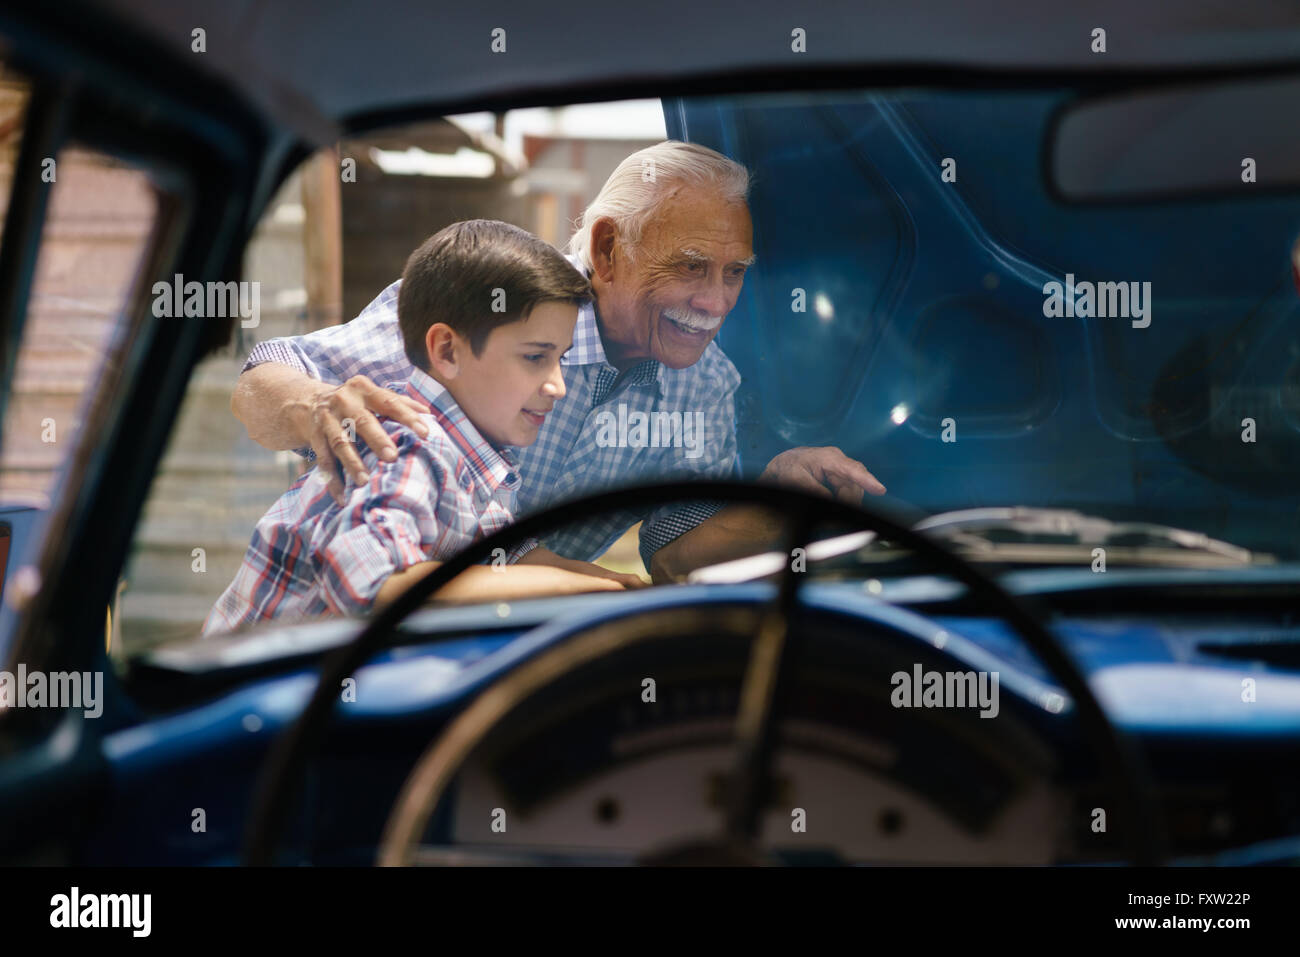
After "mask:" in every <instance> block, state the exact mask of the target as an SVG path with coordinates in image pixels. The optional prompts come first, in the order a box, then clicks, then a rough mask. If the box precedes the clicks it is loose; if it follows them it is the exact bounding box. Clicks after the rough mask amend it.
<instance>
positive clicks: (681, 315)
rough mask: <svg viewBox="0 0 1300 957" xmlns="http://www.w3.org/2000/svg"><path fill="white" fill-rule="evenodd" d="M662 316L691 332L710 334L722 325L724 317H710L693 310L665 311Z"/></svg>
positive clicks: (705, 313)
mask: <svg viewBox="0 0 1300 957" xmlns="http://www.w3.org/2000/svg"><path fill="white" fill-rule="evenodd" d="M664 315H665V316H667V317H668V318H669V319H671V320H672V321H673V322H678V323H681V324H682V325H683V326H685V327H686V328H687V329H689V330H691V332H711V331H713V330H714V329H716V328H718V326H720V325H722V320H723V319H724V318H725V317H724V316H710V315H709V314H708V313H707V312H696V311H695V310H694V309H665V310H664Z"/></svg>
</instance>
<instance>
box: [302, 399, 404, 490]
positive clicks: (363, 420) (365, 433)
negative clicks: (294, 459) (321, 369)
mask: <svg viewBox="0 0 1300 957" xmlns="http://www.w3.org/2000/svg"><path fill="white" fill-rule="evenodd" d="M423 411H424V408H423V406H421V405H420V404H419V403H418V402H416V401H415V400H414V399H411V398H409V397H407V396H404V395H398V394H397V393H396V392H394V391H392V390H391V389H385V388H383V387H382V386H378V385H375V383H374V382H372V381H371V380H370V379H368V378H366V377H365V376H363V375H354V376H353V377H352V378H351V379H349V380H348V381H347V382H345V383H343V384H342V385H341V386H339V387H338V388H337V389H331V388H329V387H326V388H325V389H324V390H322V391H319V392H317V393H316V395H315V396H314V397H313V398H312V400H311V403H310V406H309V407H308V414H309V419H308V424H307V441H308V444H309V445H310V446H311V447H312V449H313V451H315V453H316V463H317V468H319V469H320V470H321V474H323V475H326V476H328V477H329V486H328V487H329V493H330V494H331V495H332V496H334V500H335V501H336V502H338V503H339V504H340V505H342V504H343V502H344V498H343V482H342V480H340V478H339V471H338V469H339V466H342V467H343V469H344V470H345V471H346V474H348V475H351V476H352V478H353V481H355V482H356V483H357V484H358V485H364V484H365V483H366V482H367V481H368V480H369V479H370V475H369V473H368V472H367V471H366V470H365V467H364V466H363V465H362V464H361V456H360V455H358V454H357V449H356V446H355V445H353V444H352V441H351V439H350V438H349V436H348V433H347V432H346V431H344V428H343V423H344V422H346V421H348V420H351V421H352V423H353V430H354V432H355V435H356V437H357V438H359V439H361V440H362V441H363V442H365V443H366V445H368V446H370V448H372V449H374V450H375V454H377V455H378V456H379V457H380V458H381V459H383V460H384V461H385V462H391V461H393V460H394V459H395V458H397V447H396V446H394V445H393V442H392V439H390V438H389V437H388V433H387V432H385V431H384V427H383V426H382V425H380V424H379V420H378V419H377V418H376V416H379V415H382V416H384V417H385V418H389V419H393V420H395V421H397V422H400V423H402V424H403V425H405V426H408V427H410V428H412V429H414V430H415V431H416V432H418V433H419V434H420V435H421V436H427V435H428V434H429V429H428V427H427V426H425V424H424V423H423V422H421V421H420V418H419V416H420V413H421V412H423Z"/></svg>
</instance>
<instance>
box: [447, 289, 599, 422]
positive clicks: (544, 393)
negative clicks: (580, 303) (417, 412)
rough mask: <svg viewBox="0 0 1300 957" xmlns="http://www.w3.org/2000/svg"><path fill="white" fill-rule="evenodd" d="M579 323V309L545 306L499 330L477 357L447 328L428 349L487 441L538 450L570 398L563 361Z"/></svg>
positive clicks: (567, 305) (562, 304)
mask: <svg viewBox="0 0 1300 957" xmlns="http://www.w3.org/2000/svg"><path fill="white" fill-rule="evenodd" d="M577 319H578V307H577V306H575V305H573V304H571V303H567V302H543V303H539V304H538V305H536V306H534V307H533V310H532V312H530V313H529V314H528V318H527V319H523V320H518V321H515V322H510V323H507V324H505V325H503V326H497V327H496V328H495V329H493V330H492V331H491V333H489V334H488V337H487V339H486V340H485V341H484V343H483V351H482V352H481V353H480V354H479V355H477V356H476V355H474V353H473V351H472V350H471V349H470V347H469V342H468V340H466V339H465V338H463V337H461V336H460V335H459V334H457V333H455V332H453V331H452V330H451V329H450V328H449V327H447V326H445V325H443V324H442V323H438V324H436V325H434V326H433V328H431V329H430V330H429V337H428V338H427V339H426V340H425V344H426V345H427V346H428V347H429V350H430V360H431V364H432V366H431V367H432V369H433V371H434V373H435V375H436V377H437V378H438V379H439V380H440V381H441V382H442V384H443V385H444V386H446V388H447V391H449V392H450V393H451V395H452V398H454V399H455V400H456V402H457V404H458V405H459V406H460V407H461V408H462V409H463V410H464V411H465V414H466V415H467V416H469V420H470V421H471V422H473V423H474V427H475V428H477V429H478V430H479V432H481V433H482V434H483V437H484V438H486V439H487V440H488V441H489V442H494V443H496V444H497V445H532V444H533V442H535V441H537V435H538V432H539V431H540V430H541V428H542V424H543V423H544V422H545V421H546V415H547V413H549V412H550V411H551V409H552V407H553V406H554V405H555V403H556V401H557V400H559V399H562V398H564V376H563V375H561V373H560V356H562V355H563V354H564V353H565V352H567V351H568V349H569V347H570V346H571V345H573V326H574V323H575V322H577ZM439 330H441V331H439Z"/></svg>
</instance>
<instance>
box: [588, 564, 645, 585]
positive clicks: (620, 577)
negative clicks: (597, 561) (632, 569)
mask: <svg viewBox="0 0 1300 957" xmlns="http://www.w3.org/2000/svg"><path fill="white" fill-rule="evenodd" d="M592 567H593V568H598V569H600V571H599V572H592V573H591V574H592V576H593V577H596V578H607V579H609V580H610V581H616V582H618V583H619V584H620V585H622V586H623V587H624V588H627V589H633V588H648V587H649V586H650V583H649V582H648V581H646V580H645V579H644V578H642V577H641V576H640V575H629V574H626V573H624V572H612V571H610V570H609V569H607V568H601V567H600V566H599V565H593V566H592Z"/></svg>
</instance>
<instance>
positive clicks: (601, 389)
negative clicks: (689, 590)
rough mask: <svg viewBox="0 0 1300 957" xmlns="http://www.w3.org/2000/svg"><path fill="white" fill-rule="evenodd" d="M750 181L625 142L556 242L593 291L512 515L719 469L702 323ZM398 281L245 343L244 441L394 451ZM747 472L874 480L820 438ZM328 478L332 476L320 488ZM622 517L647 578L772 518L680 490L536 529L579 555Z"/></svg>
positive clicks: (741, 220) (711, 324) (744, 261)
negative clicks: (655, 424) (626, 152)
mask: <svg viewBox="0 0 1300 957" xmlns="http://www.w3.org/2000/svg"><path fill="white" fill-rule="evenodd" d="M748 192H749V174H748V172H747V171H746V170H745V168H744V167H743V166H741V165H740V164H738V163H735V162H733V161H732V160H729V159H727V158H726V157H725V156H722V155H721V154H719V153H716V152H714V151H713V150H710V149H707V148H705V147H702V146H697V145H693V144H689V143H678V142H671V141H670V142H664V143H659V144H656V145H654V146H651V147H648V148H646V149H643V150H640V151H639V152H636V153H633V154H632V155H631V156H629V157H628V158H627V159H625V160H624V161H623V162H622V163H621V164H619V166H618V168H617V169H616V170H614V172H613V173H612V174H611V175H610V177H609V180H608V181H607V182H606V183H605V185H604V187H603V188H602V189H601V191H600V194H599V195H598V196H597V197H596V198H595V200H593V201H592V203H591V205H590V206H589V207H588V208H587V210H586V212H585V213H584V214H583V217H582V219H581V220H580V226H579V229H578V231H577V233H576V234H575V235H574V236H573V239H572V240H571V241H570V243H569V254H570V259H571V260H572V261H573V262H574V264H575V265H577V266H578V267H579V268H581V269H582V270H583V272H584V273H586V275H587V276H588V277H589V278H590V280H591V283H592V287H593V289H594V291H595V303H594V308H592V307H587V308H585V309H584V310H582V312H581V313H580V314H579V317H578V323H577V327H576V328H575V330H574V337H573V347H572V349H571V350H570V351H569V352H568V353H567V354H566V355H565V356H564V358H563V359H562V365H563V372H564V385H565V392H566V394H565V395H564V396H563V397H559V398H557V399H556V401H555V405H554V407H553V409H552V410H550V411H549V412H548V414H546V415H545V418H544V421H543V423H542V425H541V431H540V433H539V436H538V440H537V442H536V443H535V444H533V445H532V446H530V447H528V448H526V449H523V450H521V451H520V453H519V470H520V473H521V478H522V480H523V485H522V487H521V489H520V493H519V506H520V511H521V513H523V514H527V513H528V512H532V511H536V510H537V509H539V508H541V507H544V506H545V505H546V504H548V503H550V502H558V501H562V500H564V499H566V498H572V497H574V496H577V495H580V494H583V493H589V492H593V491H597V490H600V489H603V488H608V487H610V486H613V485H617V484H627V483H633V482H638V481H651V480H654V479H668V478H682V477H687V476H691V475H694V476H698V477H714V478H717V477H727V476H730V475H733V474H734V472H735V469H736V464H737V450H736V439H735V393H736V388H737V386H738V385H739V384H740V376H739V374H738V373H737V372H736V369H735V367H734V366H733V365H732V364H731V362H730V360H728V359H727V357H726V356H725V355H724V354H723V352H722V350H721V349H720V348H719V347H718V346H717V345H716V344H715V343H714V342H713V338H714V336H716V335H717V333H718V329H719V328H720V327H721V325H722V322H723V320H724V319H725V318H726V316H727V314H728V313H729V312H730V311H731V309H732V308H733V307H734V306H735V304H736V300H737V298H738V297H739V296H740V290H741V286H742V284H743V283H744V280H745V270H746V268H747V267H748V266H749V265H750V264H751V263H752V262H753V261H754V254H753V247H752V226H751V224H750V218H749V209H748V205H747V198H748ZM399 283H400V280H399V282H395V283H393V284H392V285H391V286H389V287H388V288H387V289H385V290H384V291H383V292H382V293H380V294H379V296H378V297H377V298H376V299H375V300H374V301H373V302H371V303H370V305H368V306H367V307H366V308H365V309H364V310H363V311H362V313H361V314H360V315H359V316H358V317H357V318H356V319H354V320H353V321H352V322H349V323H347V324H345V325H342V326H335V327H333V328H330V329H323V330H321V331H319V332H314V333H311V334H310V335H306V336H299V337H296V338H292V339H272V340H268V341H267V342H263V343H261V344H260V345H258V346H257V348H255V349H254V350H253V352H252V354H251V355H250V356H249V357H248V362H247V364H246V365H245V366H244V371H243V373H242V375H241V376H240V379H239V384H238V385H237V387H236V388H235V392H234V395H233V397H232V400H231V407H232V410H233V411H234V413H235V415H236V417H237V418H238V419H239V420H240V422H242V423H243V425H244V426H245V428H247V429H248V434H249V435H250V436H251V437H252V438H253V439H254V440H255V441H257V442H258V443H260V444H261V445H263V446H266V447H267V448H271V449H287V448H295V449H299V450H300V451H302V452H303V453H304V454H307V449H308V447H310V449H311V450H312V451H313V452H314V454H315V456H316V457H317V459H318V461H319V462H320V465H321V467H322V468H323V469H326V470H327V471H328V473H329V474H331V475H337V467H338V466H341V467H342V468H344V469H347V470H348V471H349V472H350V473H351V474H353V475H356V476H357V477H358V479H359V480H360V481H364V480H365V471H364V470H363V469H362V466H361V460H360V458H359V456H358V455H357V452H356V449H355V448H354V446H353V445H352V443H351V441H350V440H349V438H348V435H347V433H346V432H345V431H344V429H343V427H342V423H343V422H344V421H347V420H351V421H352V422H353V423H354V424H355V434H356V435H357V436H358V437H359V438H361V439H362V440H363V441H365V442H366V443H367V444H368V445H370V446H371V447H372V448H374V449H375V450H376V451H377V452H378V453H379V455H380V456H381V457H382V458H384V459H385V460H387V459H390V458H391V457H392V456H393V455H394V454H395V450H394V449H393V447H392V444H391V442H390V441H389V439H388V435H387V434H386V433H385V432H384V430H383V429H382V428H381V427H380V425H379V424H378V422H377V421H376V420H375V416H376V415H381V416H387V417H389V418H393V419H396V420H398V421H400V422H403V423H405V424H407V425H409V426H411V427H412V428H415V429H417V431H420V432H421V433H423V431H424V426H423V425H422V424H421V423H419V421H418V420H417V418H416V411H417V410H416V408H415V407H414V405H413V404H412V403H411V402H410V401H409V400H407V399H405V398H404V397H402V396H400V395H398V394H397V392H395V391H393V390H394V389H396V388H400V387H401V385H402V383H404V382H405V381H406V379H407V378H408V376H409V375H410V371H411V370H410V364H409V362H408V360H407V358H406V356H405V353H404V352H403V349H402V340H401V334H400V332H399V327H398V323H397V289H398V286H399ZM486 307H487V304H485V308H486ZM525 411H527V412H528V414H530V415H534V416H536V413H537V412H538V410H521V414H523V413H524V412H525ZM637 413H641V414H642V417H641V418H640V422H641V423H642V425H643V427H642V428H641V430H640V431H639V432H637V431H636V430H628V429H626V428H625V427H620V428H618V429H613V428H609V427H608V426H609V425H610V424H611V423H612V422H615V421H617V422H620V423H623V422H627V421H629V420H631V421H633V422H634V423H635V422H636V421H638V420H637ZM655 416H659V421H660V422H667V421H670V420H671V421H672V422H673V423H674V425H675V424H676V422H677V421H680V422H681V423H682V425H681V429H682V430H683V431H685V430H686V429H688V428H690V427H691V425H695V427H696V432H697V434H696V435H695V436H694V440H693V441H691V442H690V443H689V444H690V445H691V446H692V448H685V447H684V445H685V443H682V442H680V441H672V442H664V441H662V439H663V438H664V437H663V436H660V437H659V439H660V441H653V440H652V439H651V437H650V436H649V435H648V433H647V430H646V429H645V428H644V423H646V422H647V421H653V417H655ZM688 438H689V437H688ZM759 478H760V480H761V481H777V482H782V483H786V484H789V485H792V486H795V487H798V488H803V489H807V490H810V491H814V492H820V493H823V494H832V493H833V494H835V495H837V496H838V497H840V498H841V499H843V500H845V501H849V502H854V503H856V502H859V501H860V500H861V497H862V493H863V491H867V492H871V493H873V494H882V493H883V492H884V491H885V489H884V486H882V485H881V484H880V483H879V482H878V481H877V480H876V479H875V477H874V476H872V474H871V473H870V472H868V471H867V469H866V468H865V467H864V466H863V465H862V463H860V462H857V461H854V460H853V459H850V458H848V457H847V456H845V455H844V454H843V453H841V452H840V451H839V450H838V449H835V448H795V449H790V450H788V451H786V452H783V453H781V454H780V455H778V456H776V457H775V458H774V459H772V461H771V462H769V463H768V464H767V467H766V468H765V469H764V470H763V472H762V474H761V475H760V476H759ZM342 491H343V485H342V483H341V482H340V481H339V480H338V479H337V478H335V479H334V481H333V483H332V485H331V492H332V493H333V494H334V495H335V496H336V497H338V496H340V495H341V494H342ZM638 520H639V521H642V526H641V539H640V547H641V556H642V559H643V560H644V561H645V564H646V567H647V568H648V569H649V570H650V572H651V575H652V577H653V578H654V580H655V581H656V582H664V581H671V580H676V579H678V578H680V577H681V576H682V575H684V574H685V573H686V572H688V571H690V570H691V569H692V568H696V567H699V566H701V565H705V564H709V563H712V562H717V561H724V560H726V559H729V558H734V557H736V556H737V555H741V554H747V553H751V552H753V551H754V550H756V549H758V548H762V547H765V546H766V545H768V544H770V543H771V542H772V541H774V540H775V535H776V534H777V533H778V532H779V530H778V529H776V528H774V527H773V523H772V521H771V518H770V516H766V515H764V514H762V513H761V512H759V511H757V510H755V509H750V508H740V507H730V508H720V507H718V506H717V505H713V504H708V503H686V504H681V505H675V506H671V507H665V508H658V509H653V510H647V511H646V513H645V514H633V513H631V512H625V513H621V514H618V515H598V516H594V517H593V518H592V519H591V520H590V521H589V522H586V523H584V524H583V525H582V527H579V528H571V529H565V530H563V531H561V532H559V533H557V534H556V535H554V536H553V537H551V538H548V539H547V542H546V544H547V545H548V546H549V547H550V548H551V550H552V551H555V552H557V553H559V554H561V555H564V556H566V557H569V558H577V559H582V560H587V561H590V560H593V559H595V558H596V557H598V556H599V555H600V554H601V553H602V552H603V551H604V550H605V549H606V548H608V547H609V545H610V544H612V543H613V541H614V540H615V539H617V538H618V536H619V535H621V534H622V533H623V532H624V531H626V530H627V529H628V528H629V527H631V525H632V524H634V523H635V522H636V521H638Z"/></svg>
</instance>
